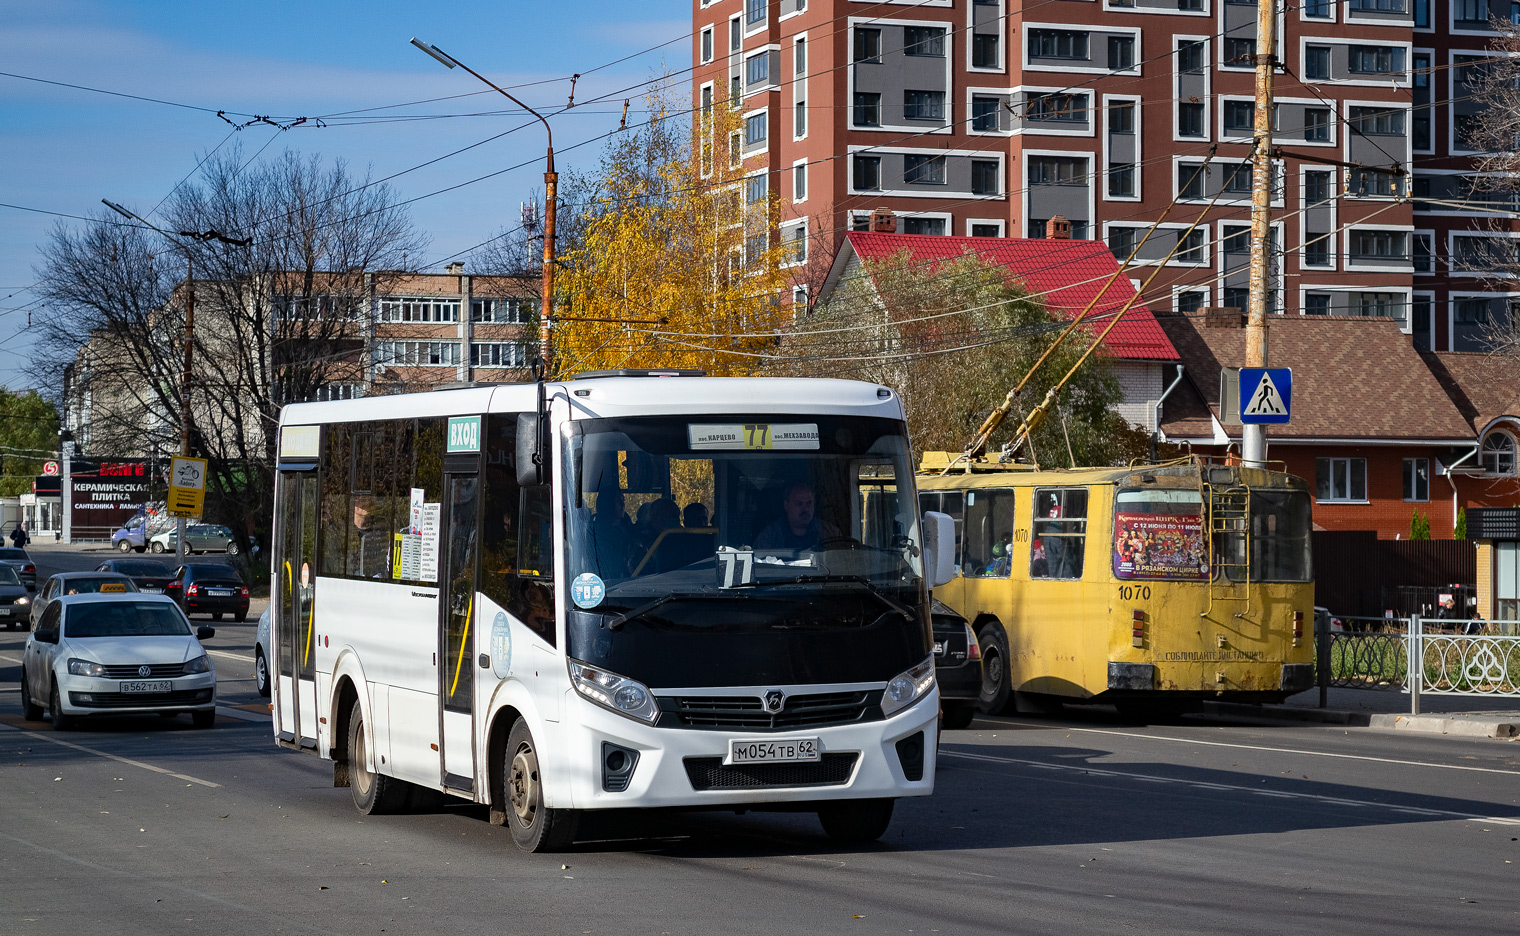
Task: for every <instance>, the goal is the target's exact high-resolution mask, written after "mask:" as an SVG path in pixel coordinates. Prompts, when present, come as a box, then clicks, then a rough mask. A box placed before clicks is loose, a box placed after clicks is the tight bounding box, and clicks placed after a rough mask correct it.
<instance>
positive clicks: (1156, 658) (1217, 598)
mask: <svg viewBox="0 0 1520 936" xmlns="http://www.w3.org/2000/svg"><path fill="white" fill-rule="evenodd" d="M918 487H919V498H920V507H921V508H922V509H923V510H927V511H936V512H940V513H945V514H949V515H950V516H951V517H953V518H954V520H955V528H956V534H957V535H956V541H957V542H956V571H957V575H956V576H955V578H954V579H953V580H952V581H951V582H950V583H949V584H947V585H943V586H940V587H938V588H936V589H935V591H934V594H935V597H936V598H938V599H940V600H941V601H943V602H945V603H946V604H948V605H950V606H951V607H952V608H954V609H955V610H956V611H958V612H960V613H961V614H962V615H964V616H965V618H966V620H968V621H970V622H972V626H973V628H974V629H975V631H976V632H977V638H978V640H979V641H980V643H981V649H982V655H983V661H984V669H983V672H984V676H983V686H982V694H981V708H982V709H983V710H984V711H987V712H991V713H999V712H1004V711H1007V710H1009V709H1011V708H1012V707H1013V706H1014V705H1015V704H1016V703H1020V704H1023V705H1022V707H1026V708H1028V707H1033V708H1046V707H1050V706H1052V705H1053V704H1054V703H1059V702H1092V703H1113V704H1115V705H1116V706H1118V707H1119V708H1120V709H1121V711H1123V710H1130V711H1132V712H1134V713H1135V714H1161V713H1164V712H1167V711H1177V710H1184V709H1186V708H1188V707H1196V706H1198V705H1200V704H1201V703H1202V701H1203V700H1204V699H1230V700H1235V701H1247V702H1277V701H1281V700H1282V699H1284V698H1286V697H1287V696H1290V695H1293V694H1294V693H1297V692H1301V691H1303V690H1305V689H1308V688H1309V687H1310V685H1311V684H1312V682H1313V678H1314V648H1313V639H1312V633H1310V632H1306V627H1307V623H1306V622H1312V620H1313V605H1314V585H1313V582H1312V571H1311V564H1310V542H1309V532H1310V529H1311V524H1310V513H1309V512H1310V504H1309V490H1308V485H1307V483H1306V482H1304V481H1303V480H1302V479H1300V478H1297V477H1294V476H1292V475H1289V474H1284V473H1282V472H1277V471H1267V470H1261V469H1254V468H1245V467H1241V466H1239V465H1219V464H1209V463H1206V462H1204V461H1202V460H1199V459H1197V458H1188V459H1184V460H1179V461H1176V462H1169V463H1165V464H1156V465H1144V466H1138V467H1131V468H1082V469H1075V470H1070V471H1067V470H1055V471H1052V470H1035V469H1032V468H1031V467H1030V466H1028V465H1017V464H1010V463H998V462H996V461H993V460H988V459H982V458H973V459H969V460H968V459H967V458H966V457H965V456H956V455H952V454H946V453H943V452H930V453H927V454H926V455H925V457H924V459H923V462H922V465H921V471H920V473H919V477H918Z"/></svg>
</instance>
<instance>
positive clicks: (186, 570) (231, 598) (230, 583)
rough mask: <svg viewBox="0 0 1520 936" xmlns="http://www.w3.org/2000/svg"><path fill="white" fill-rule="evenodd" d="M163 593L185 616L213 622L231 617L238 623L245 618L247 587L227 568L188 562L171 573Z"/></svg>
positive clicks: (235, 572) (233, 571)
mask: <svg viewBox="0 0 1520 936" xmlns="http://www.w3.org/2000/svg"><path fill="white" fill-rule="evenodd" d="M164 594H166V595H168V596H169V597H171V598H173V599H174V600H175V601H177V602H179V606H180V607H181V608H183V609H184V610H185V614H187V615H189V614H209V615H211V619H212V620H213V621H220V620H221V619H222V615H224V614H231V615H233V616H234V618H236V620H237V622H238V623H239V624H241V623H242V622H243V621H246V620H247V619H248V586H246V585H244V584H243V578H242V576H240V575H238V573H237V570H236V569H233V568H231V567H230V566H224V565H211V564H208V563H201V562H192V563H190V564H188V565H182V566H180V567H179V568H178V569H175V570H174V578H173V579H171V580H170V582H169V584H168V585H167V586H166V587H165V588H164Z"/></svg>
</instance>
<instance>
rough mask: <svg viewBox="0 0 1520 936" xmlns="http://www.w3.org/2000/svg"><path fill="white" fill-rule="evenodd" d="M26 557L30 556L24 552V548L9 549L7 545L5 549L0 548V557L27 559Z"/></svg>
mask: <svg viewBox="0 0 1520 936" xmlns="http://www.w3.org/2000/svg"><path fill="white" fill-rule="evenodd" d="M28 558H30V557H29V556H28V555H27V554H26V550H24V549H11V548H9V547H7V548H5V549H0V559H28Z"/></svg>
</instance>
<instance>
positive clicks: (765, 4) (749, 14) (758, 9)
mask: <svg viewBox="0 0 1520 936" xmlns="http://www.w3.org/2000/svg"><path fill="white" fill-rule="evenodd" d="M770 5H771V4H770V0H744V10H745V17H744V21H745V22H746V23H748V24H749V25H750V26H758V25H759V24H761V23H763V22H765V13H766V11H767V10H769V9H770Z"/></svg>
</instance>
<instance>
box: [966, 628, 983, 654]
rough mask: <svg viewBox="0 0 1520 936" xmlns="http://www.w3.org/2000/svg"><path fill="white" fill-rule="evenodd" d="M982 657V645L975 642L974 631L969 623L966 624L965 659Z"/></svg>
mask: <svg viewBox="0 0 1520 936" xmlns="http://www.w3.org/2000/svg"><path fill="white" fill-rule="evenodd" d="M981 658H982V645H981V644H979V643H977V642H976V631H974V630H972V629H971V625H970V624H967V625H966V659H967V660H980V659H981Z"/></svg>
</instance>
